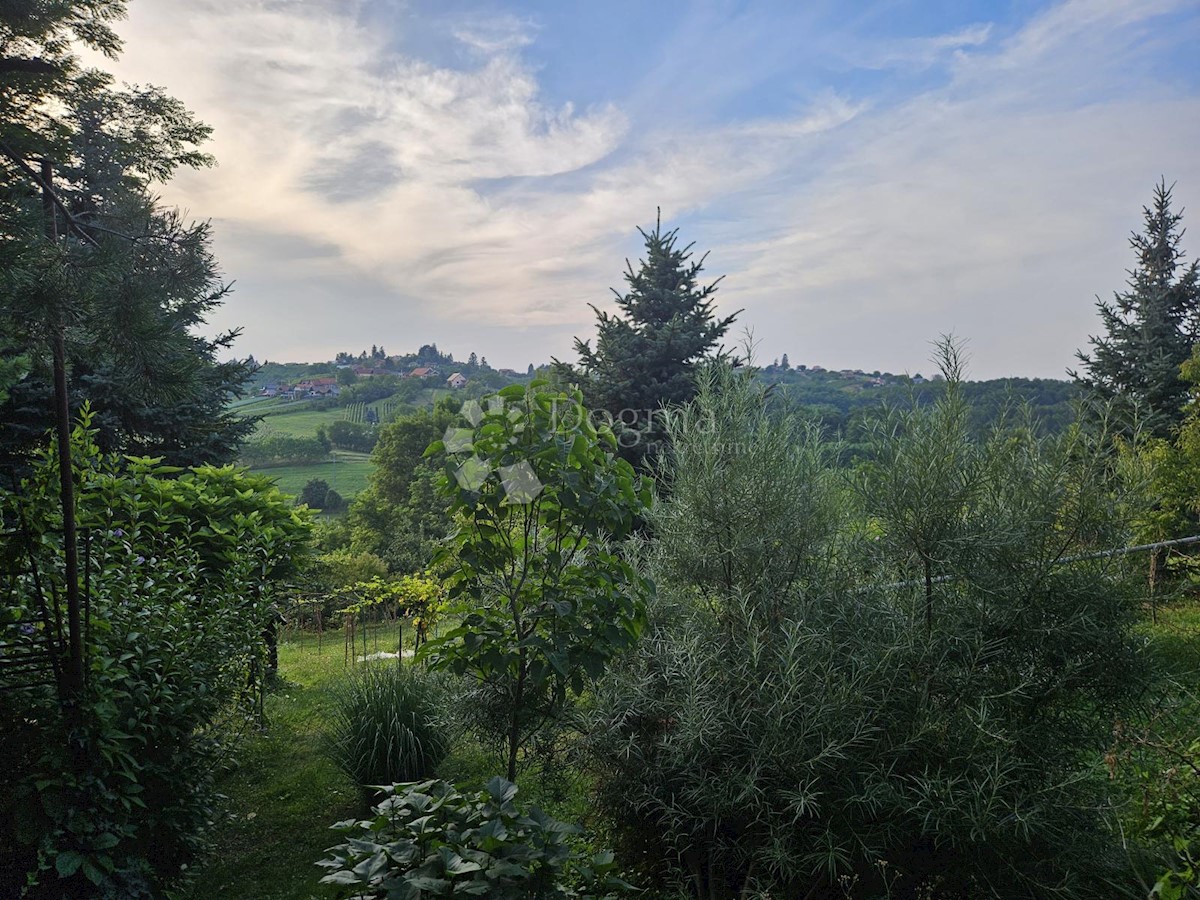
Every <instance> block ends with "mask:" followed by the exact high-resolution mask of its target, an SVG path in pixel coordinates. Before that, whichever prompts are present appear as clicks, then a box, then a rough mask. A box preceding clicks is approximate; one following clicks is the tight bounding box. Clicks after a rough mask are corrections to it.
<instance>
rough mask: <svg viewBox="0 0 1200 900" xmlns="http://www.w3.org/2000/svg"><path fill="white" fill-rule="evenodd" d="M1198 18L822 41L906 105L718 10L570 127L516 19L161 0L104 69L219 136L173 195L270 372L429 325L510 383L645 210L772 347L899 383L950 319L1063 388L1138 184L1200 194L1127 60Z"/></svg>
mask: <svg viewBox="0 0 1200 900" xmlns="http://www.w3.org/2000/svg"><path fill="white" fill-rule="evenodd" d="M1185 8H1186V7H1185V5H1184V4H1182V3H1174V4H1172V3H1167V2H1164V0H1151V2H1134V0H1128V2H1119V0H1087V2H1085V0H1071V2H1066V3H1063V4H1061V5H1058V6H1054V7H1051V8H1049V9H1048V10H1046V11H1044V12H1043V13H1041V14H1039V15H1037V16H1035V17H1033V18H1031V19H1029V20H1027V21H1025V22H1021V23H1016V24H1015V25H1013V24H1012V23H1009V24H1008V25H1007V26H1006V27H1005V28H1004V29H999V28H998V27H997V26H996V25H995V24H993V23H986V22H984V23H977V24H973V25H969V26H966V27H961V28H957V29H950V30H947V31H946V32H944V33H940V34H939V33H935V34H932V35H931V36H928V37H920V38H901V39H894V40H891V41H888V42H884V43H880V42H879V40H878V39H877V38H876V39H872V40H871V41H867V40H865V39H863V40H854V39H853V35H850V36H846V35H844V34H842V33H841V32H837V33H834V34H832V35H831V34H816V35H815V36H814V37H813V38H812V40H813V42H814V46H818V45H820V46H822V47H824V46H827V45H828V44H829V43H830V42H834V43H838V42H840V43H839V46H843V45H844V48H845V49H846V53H845V54H844V56H845V58H849V59H852V60H854V63H853V65H854V67H856V68H857V69H859V70H863V71H880V70H887V69H909V70H920V71H923V72H924V71H925V70H928V72H927V73H926V74H925V76H923V78H922V79H921V80H920V81H919V82H918V83H914V84H913V85H911V86H908V87H906V88H905V92H904V93H901V94H897V88H895V87H894V86H890V85H889V86H887V88H886V89H878V88H874V87H872V86H871V84H870V83H864V84H866V86H865V87H864V86H863V85H862V84H859V83H857V82H855V81H854V80H853V79H850V80H848V81H847V80H845V76H846V72H845V71H844V66H843V67H841V68H839V69H838V71H836V72H835V71H829V72H822V71H815V70H813V69H812V68H807V69H806V68H803V66H801V63H800V62H797V60H801V61H803V59H804V52H805V48H804V47H803V46H798V47H794V46H792V44H793V43H795V41H796V40H797V38H795V37H794V36H793V35H792V33H791V32H788V33H787V34H782V35H781V29H780V28H779V24H778V22H775V21H774V19H773V17H772V16H771V15H758V16H752V15H746V16H741V17H739V18H737V20H736V21H733V20H730V21H729V23H728V27H721V23H720V20H719V16H718V15H717V14H716V13H714V12H712V11H711V10H710V11H709V12H708V13H707V14H706V15H705V17H703V27H702V28H701V27H700V26H697V25H696V24H695V23H694V22H693V23H691V24H690V25H681V26H680V31H679V32H678V33H677V34H675V36H674V37H671V38H669V39H664V40H663V42H662V43H661V45H660V50H661V54H662V56H661V57H659V56H653V57H652V58H648V59H647V61H646V62H645V63H644V69H643V70H642V71H643V75H642V77H641V79H640V82H639V84H638V85H637V86H636V88H635V89H634V91H633V92H632V94H631V95H630V96H628V97H621V96H613V97H612V98H611V100H609V101H608V102H602V103H600V104H598V105H595V106H589V107H587V108H583V109H577V108H576V107H575V106H573V105H572V104H570V103H569V102H557V103H552V102H550V101H549V100H548V99H547V97H548V96H549V93H548V92H547V90H546V89H545V87H546V80H547V79H549V78H552V73H551V72H549V71H548V70H546V69H543V68H541V67H540V66H539V65H536V64H535V63H534V62H533V61H531V58H530V54H531V53H532V51H533V50H535V49H536V48H537V40H538V39H539V37H540V36H541V35H542V34H543V32H542V30H541V28H540V27H539V26H538V25H537V23H535V22H533V21H531V20H530V19H528V18H527V17H521V16H519V15H517V14H515V13H501V14H482V13H481V14H479V15H476V16H472V17H471V18H470V19H469V20H468V19H466V18H463V17H461V16H460V17H458V18H457V19H453V20H452V19H450V18H443V19H434V20H430V21H427V22H422V23H421V24H422V25H423V27H425V28H427V29H429V28H432V29H435V30H436V29H440V33H442V35H443V36H444V37H445V38H446V39H447V40H448V41H449V42H450V44H451V45H454V46H458V47H460V48H461V49H462V52H461V53H458V54H457V55H456V53H455V52H447V53H445V54H442V56H441V57H437V58H435V56H436V55H435V54H433V53H429V54H425V55H418V53H417V52H416V51H415V50H414V49H412V48H414V47H419V46H421V45H422V43H423V41H425V40H426V39H428V37H429V36H428V34H426V33H422V34H416V33H406V32H405V29H406V28H412V27H414V26H413V22H414V21H415V20H414V19H413V18H412V17H411V16H410V17H408V18H404V17H392V18H390V19H389V18H387V17H386V16H384V15H383V13H382V12H381V8H380V7H379V6H378V4H372V3H369V2H365V0H363V2H354V3H333V2H316V3H314V2H305V3H295V2H288V3H282V2H266V0H262V2H255V0H229V2H221V3H215V2H185V0H158V2H155V3H148V2H147V3H139V4H133V5H132V6H131V12H132V15H133V18H132V19H131V21H130V23H129V25H128V27H127V28H124V29H122V31H123V33H124V34H125V36H126V39H127V40H126V56H125V59H124V61H123V62H122V64H121V69H120V74H122V75H123V76H124V77H126V78H128V79H130V80H139V81H152V82H154V83H161V84H165V85H166V86H167V87H168V89H169V90H170V91H171V92H172V93H174V94H176V95H177V96H180V97H181V98H182V99H183V100H184V101H185V102H186V103H187V104H188V105H189V106H190V107H191V108H193V109H195V110H197V111H198V113H199V114H200V116H201V118H203V119H205V120H206V121H209V122H210V123H212V124H213V125H214V126H215V128H216V136H215V141H214V146H213V147H212V149H213V151H214V152H215V154H216V155H217V157H218V159H219V160H220V168H219V169H218V170H217V171H216V172H215V173H214V172H203V173H194V174H192V173H187V174H185V175H183V176H181V177H180V178H178V179H177V180H176V182H174V183H173V184H172V185H170V186H169V187H168V188H167V189H166V196H167V197H168V199H171V200H173V201H176V202H181V203H183V204H184V205H186V206H187V207H188V208H190V209H192V210H194V211H196V212H197V213H200V214H204V215H212V216H213V217H214V218H215V219H216V220H217V221H216V223H215V224H216V233H217V240H218V245H217V249H218V251H219V253H220V254H221V256H222V259H223V261H224V262H225V267H226V269H227V270H228V271H229V273H230V275H231V276H232V277H235V278H237V279H239V281H240V283H241V285H242V291H240V292H239V294H237V295H235V297H234V299H233V300H232V301H231V303H230V304H229V306H228V307H227V308H226V309H225V310H224V311H223V312H222V313H221V316H222V317H223V318H222V319H220V320H218V321H217V322H216V323H214V324H216V325H218V326H221V327H228V325H230V324H235V323H238V322H244V323H245V324H246V326H247V329H246V338H245V339H244V343H245V349H244V352H251V351H252V352H254V353H255V354H256V355H257V356H259V357H260V358H261V357H263V356H265V355H270V356H272V357H279V356H288V355H299V354H301V353H302V352H303V353H309V354H312V353H314V352H315V353H316V355H317V356H328V355H331V354H332V352H333V351H334V350H336V349H342V348H343V347H355V346H358V345H359V344H362V343H364V342H365V343H367V344H369V343H372V342H374V343H378V342H379V340H380V339H382V340H384V341H385V343H387V344H388V345H389V346H394V347H399V346H400V345H403V344H406V343H410V342H411V343H414V346H415V342H413V341H410V339H409V338H410V335H411V334H413V333H416V331H417V330H421V335H422V337H421V339H422V341H424V340H430V339H433V340H437V341H439V343H440V344H441V345H442V346H443V347H451V348H453V347H455V346H459V345H460V342H461V344H462V346H463V347H464V352H465V349H468V348H474V349H479V350H482V351H483V352H485V353H486V354H487V355H488V356H489V357H490V358H491V359H492V360H493V362H494V363H496V364H502V363H503V364H514V365H515V364H520V365H521V367H522V368H523V366H524V361H528V360H544V359H546V358H547V357H548V356H550V355H551V354H555V355H560V356H562V355H567V354H569V346H570V341H569V339H570V336H571V334H572V333H573V332H574V333H580V334H584V333H585V332H587V331H589V330H590V319H591V312H590V310H589V308H588V306H587V302H589V301H590V302H600V303H603V302H604V300H605V297H606V296H607V288H608V287H609V286H610V285H616V284H619V282H620V271H621V269H622V267H623V266H622V261H623V259H624V257H625V256H626V255H628V254H631V253H636V252H637V250H638V242H637V240H636V233H635V232H634V229H633V226H634V225H636V224H639V223H640V224H643V225H645V224H651V223H652V221H653V216H654V211H655V208H656V207H659V206H661V207H662V209H663V215H664V222H665V223H668V224H671V225H673V224H676V223H681V224H682V225H683V236H684V237H685V238H686V239H687V240H695V241H696V242H697V245H698V247H700V248H702V249H703V248H712V250H713V253H712V256H711V257H710V267H711V268H712V269H713V273H714V275H715V274H721V273H724V274H726V275H727V276H728V277H727V279H726V281H725V283H724V286H723V287H722V291H721V295H722V296H723V297H724V298H726V299H725V300H724V302H725V303H726V304H727V305H728V307H729V308H731V309H732V308H738V307H746V313H745V314H744V317H743V318H744V319H745V321H746V322H747V324H755V325H757V326H758V329H759V333H760V335H762V336H764V338H765V340H764V347H763V349H764V352H766V353H768V354H770V355H778V354H779V353H781V352H785V351H786V352H788V353H789V354H790V356H791V358H792V360H793V361H794V362H800V361H804V360H810V361H813V362H821V363H823V364H833V365H836V366H837V367H841V366H842V365H856V366H862V367H866V368H871V369H874V368H877V367H884V368H892V369H893V370H903V369H906V368H907V369H910V370H914V369H917V368H921V367H923V365H924V357H925V355H926V342H927V340H928V339H929V338H931V337H934V336H936V335H937V334H938V333H940V332H942V331H947V330H951V329H954V330H957V331H959V332H960V333H963V334H964V335H965V336H968V337H970V338H971V339H972V346H973V348H974V351H975V366H976V373H977V374H980V375H991V374H1000V373H1009V374H1011V373H1024V374H1056V373H1061V370H1062V368H1063V367H1065V365H1067V364H1068V363H1069V361H1070V357H1071V353H1072V351H1073V350H1074V348H1075V347H1077V346H1080V345H1081V344H1082V342H1083V340H1084V338H1085V337H1086V333H1087V330H1088V329H1089V328H1092V329H1093V330H1094V324H1093V322H1092V318H1093V316H1092V309H1091V304H1090V302H1089V300H1088V298H1089V297H1091V296H1092V294H1094V293H1098V292H1106V291H1107V290H1108V289H1110V288H1113V287H1116V286H1118V285H1119V284H1120V282H1121V280H1122V278H1123V276H1122V274H1121V269H1122V267H1123V266H1124V265H1125V264H1126V262H1127V261H1126V260H1124V259H1122V258H1121V252H1122V251H1123V249H1124V237H1125V234H1126V232H1127V231H1128V229H1129V228H1130V227H1134V226H1136V224H1137V212H1138V209H1139V208H1140V205H1141V203H1142V202H1144V201H1145V200H1146V198H1147V197H1148V196H1149V190H1150V187H1151V185H1152V184H1153V181H1154V180H1155V179H1157V177H1158V176H1159V175H1160V174H1162V173H1165V174H1167V175H1168V177H1169V178H1178V179H1180V183H1181V189H1180V192H1179V193H1180V197H1181V199H1186V196H1187V185H1188V184H1196V183H1200V168H1198V165H1200V164H1198V162H1197V160H1196V158H1195V155H1194V154H1193V153H1191V152H1190V151H1191V148H1194V147H1195V146H1197V144H1198V142H1200V103H1198V101H1197V98H1196V96H1195V94H1194V91H1191V90H1189V89H1188V88H1187V87H1186V86H1179V87H1174V88H1167V89H1164V85H1163V84H1162V83H1161V82H1160V81H1159V80H1158V78H1157V77H1156V76H1155V75H1154V74H1153V73H1152V72H1150V71H1149V69H1148V67H1147V66H1148V64H1144V63H1145V61H1146V58H1147V56H1149V55H1153V54H1155V53H1156V51H1157V49H1158V47H1159V46H1161V44H1162V43H1163V42H1166V43H1168V44H1169V43H1170V42H1172V41H1175V42H1178V41H1182V40H1184V39H1185V38H1186V36H1187V34H1188V33H1190V32H1189V30H1188V29H1187V28H1183V29H1175V30H1173V31H1172V32H1171V33H1168V34H1163V33H1159V32H1156V30H1155V29H1156V25H1157V23H1158V17H1161V16H1163V15H1179V14H1180V10H1182V9H1185ZM1189 21H1190V20H1189ZM1194 30H1195V28H1194V24H1193V26H1192V28H1191V31H1194ZM998 34H1002V36H1000V37H998V36H997V35H998ZM702 38H703V39H705V40H706V41H708V42H709V43H711V47H706V53H708V54H710V55H707V56H705V57H704V58H703V60H701V63H702V64H697V57H696V56H695V49H696V47H697V46H700V45H699V44H698V43H697V42H699V41H701V39H702ZM756 42H761V44H762V46H763V50H762V53H761V54H758V57H759V58H757V59H753V57H755V52H754V51H755V48H756V46H757V44H756ZM726 48H728V49H729V51H730V52H729V53H725V52H724V50H725V49H726ZM639 52H640V50H639ZM814 56H820V54H814ZM638 59H639V54H638V53H631V62H630V64H631V65H633V64H635V62H638ZM721 62H724V63H725V64H726V65H728V66H729V67H731V68H733V69H735V70H736V71H725V70H723V69H722V66H721V64H720V63H721ZM743 63H744V65H743ZM739 66H741V67H740V68H738V67H739ZM797 66H800V68H797ZM602 74H603V73H597V74H596V77H602ZM839 79H840V80H839ZM693 83H694V87H695V90H694V91H691V90H690V88H691V86H692V84H693ZM906 84H907V83H906ZM685 88H687V89H685ZM780 90H784V91H786V92H787V97H788V102H786V103H778V102H775V103H768V104H764V103H762V102H760V101H761V100H762V99H763V98H764V97H766V95H767V94H770V96H771V98H775V97H777V95H778V92H779V91H780ZM693 95H694V96H693ZM689 102H690V103H694V104H697V105H696V106H692V107H689V106H688V105H687V104H688V103H689ZM729 103H734V104H735V106H736V110H735V112H734V113H732V114H730V113H729V112H728V111H727V112H725V113H723V114H722V115H720V116H717V114H716V113H715V112H714V111H715V110H718V109H722V108H724V107H723V106H722V105H723V104H729ZM699 113H704V114H703V115H701V114H699ZM247 295H249V296H247ZM243 297H245V302H243ZM296 298H303V299H302V301H300V300H297V299H296ZM301 302H302V305H303V308H304V311H305V314H304V316H303V317H296V316H294V315H291V314H289V312H288V311H289V310H291V309H293V308H294V307H295V305H296V304H297V303H301ZM226 320H227V321H226ZM385 327H386V328H390V329H392V330H391V331H384V330H381V329H383V328H385ZM468 341H474V342H476V343H474V344H470V343H467V342H468ZM322 342H323V343H322ZM321 346H323V347H324V349H323V350H314V349H313V348H314V347H321ZM260 348H261V349H260Z"/></svg>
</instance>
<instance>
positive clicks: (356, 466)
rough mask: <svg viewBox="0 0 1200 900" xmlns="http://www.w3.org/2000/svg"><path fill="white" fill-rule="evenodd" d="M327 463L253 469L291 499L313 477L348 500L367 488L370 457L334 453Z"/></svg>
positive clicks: (357, 454)
mask: <svg viewBox="0 0 1200 900" xmlns="http://www.w3.org/2000/svg"><path fill="white" fill-rule="evenodd" d="M333 456H334V459H333V461H331V462H322V463H314V464H313V465H311V466H272V467H271V468H266V469H255V471H256V472H260V473H262V474H263V475H270V476H271V477H272V478H274V479H275V480H276V482H277V483H278V484H279V489H280V490H281V491H283V492H284V493H286V494H291V495H292V496H293V497H294V496H296V495H298V494H299V493H300V491H302V490H303V489H304V485H305V484H307V483H308V482H309V481H310V480H311V479H313V478H323V479H325V481H327V482H328V483H329V486H330V487H331V488H333V489H334V490H335V491H337V492H338V493H339V494H341V495H342V497H344V498H345V499H347V500H349V499H350V498H351V497H353V496H354V495H355V494H357V493H358V492H359V491H361V490H362V489H363V488H365V487H366V486H367V475H369V474H370V472H371V458H370V457H369V456H368V455H367V454H365V453H350V452H349V451H345V450H335V451H334V452H333Z"/></svg>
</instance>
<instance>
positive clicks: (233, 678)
mask: <svg viewBox="0 0 1200 900" xmlns="http://www.w3.org/2000/svg"><path fill="white" fill-rule="evenodd" d="M89 424H90V423H89V422H88V420H87V419H86V418H85V420H84V423H83V425H82V426H81V427H80V428H79V429H77V431H76V433H75V461H76V479H77V481H78V484H79V488H80V492H79V498H80V500H79V516H80V523H81V527H82V528H83V529H85V532H86V533H87V534H88V535H89V540H88V542H87V546H88V548H89V553H88V557H87V561H88V566H87V584H88V586H89V587H90V598H89V601H90V602H89V628H88V631H87V633H86V638H87V640H86V645H85V649H86V661H87V679H86V682H85V688H84V693H83V696H82V697H81V698H80V702H79V706H78V714H74V713H73V711H72V710H73V707H71V706H70V705H68V704H65V703H64V702H63V698H62V696H61V695H60V694H59V693H58V692H56V691H55V690H54V689H53V688H54V681H55V679H54V678H53V677H51V678H50V681H49V683H48V684H46V683H42V684H36V683H35V684H28V683H27V682H18V683H19V684H23V685H25V686H22V687H12V686H11V682H7V681H5V682H0V683H2V684H4V685H5V689H4V690H3V691H0V703H3V706H4V713H5V715H4V720H5V722H6V728H5V729H4V730H3V732H2V733H0V756H2V757H3V764H4V768H5V771H6V773H7V774H6V784H7V790H6V791H5V792H4V796H3V801H2V802H0V829H2V831H3V835H4V841H3V844H4V845H5V846H7V847H11V848H13V849H12V850H10V851H8V852H9V853H10V855H9V857H8V859H7V860H6V865H5V866H3V867H0V868H3V870H4V872H5V876H6V877H10V878H11V877H16V878H18V879H21V880H24V878H25V874H26V873H29V876H30V877H31V878H32V879H33V880H34V881H35V882H36V883H37V884H38V886H37V887H36V888H35V889H34V891H33V895H34V896H47V897H56V898H57V897H62V896H68V897H81V898H82V897H97V896H114V897H123V898H125V897H141V896H147V897H148V896H161V893H162V890H163V887H164V886H165V885H169V884H170V883H171V882H172V881H173V880H176V879H178V877H179V875H180V871H181V866H184V865H185V864H187V863H189V862H190V861H192V859H193V858H194V855H195V852H196V850H197V849H198V847H199V843H198V841H199V839H200V837H201V835H202V832H203V830H204V828H205V827H206V825H207V823H208V822H209V821H210V820H211V817H212V815H213V801H214V796H213V793H212V776H213V774H214V773H213V765H214V762H215V760H216V759H217V758H218V755H219V751H220V749H221V737H220V730H219V728H218V727H217V726H218V725H219V724H220V722H221V721H222V720H223V719H225V718H227V717H228V716H230V715H239V714H249V713H250V712H251V711H252V709H253V706H252V705H250V704H252V702H253V701H254V699H255V697H256V696H257V693H258V691H259V690H260V689H261V686H262V682H263V677H264V673H265V671H266V669H267V666H268V665H269V646H268V643H267V642H266V641H265V640H264V634H265V633H266V631H267V630H268V628H269V625H270V623H271V620H272V615H273V614H272V612H271V605H272V599H273V598H272V590H273V585H274V584H275V583H276V582H277V581H278V580H279V579H281V578H286V577H289V576H291V575H293V574H295V572H296V569H297V566H298V564H299V562H300V560H301V558H302V553H303V547H304V542H305V539H306V535H307V531H308V523H307V519H306V517H305V516H304V515H303V514H302V513H300V512H298V511H296V510H295V509H293V508H292V506H291V504H290V503H288V502H287V500H286V498H284V497H282V496H281V495H280V494H279V493H278V492H277V491H276V490H275V489H274V488H273V486H272V485H271V484H270V482H269V480H267V479H264V478H262V477H259V476H251V475H249V474H247V473H245V472H244V471H241V470H237V469H234V468H232V467H225V468H214V467H200V468H195V469H191V470H188V471H186V472H182V473H181V472H178V470H172V469H170V468H164V467H161V466H159V465H157V464H156V463H155V462H154V461H152V460H133V461H132V462H130V463H129V464H128V468H126V467H125V466H122V465H121V464H120V462H119V461H118V460H117V459H115V458H112V457H108V456H104V455H102V454H101V452H100V451H99V449H98V448H97V446H96V444H95V438H94V433H93V432H92V431H91V430H90V428H89V427H88V426H89ZM53 463H54V454H53V453H49V452H47V453H46V454H44V455H43V457H42V458H41V459H40V460H39V461H38V462H37V464H36V466H35V468H34V470H33V472H32V474H31V476H30V477H29V478H28V479H27V480H26V481H25V482H24V483H23V484H22V486H21V489H20V491H19V492H17V493H6V492H0V512H2V514H3V521H4V522H5V523H6V526H7V528H8V536H7V537H8V538H9V539H8V540H6V541H5V543H4V551H5V564H6V565H5V572H6V581H5V585H4V586H5V594H4V597H5V599H4V608H3V616H2V619H0V645H2V649H3V650H4V651H5V652H6V653H15V652H21V651H25V652H28V651H30V650H31V649H32V648H33V647H34V643H33V642H45V643H48V644H49V648H48V649H49V651H50V652H49V655H48V656H47V657H46V658H45V659H46V668H45V669H44V670H43V672H44V674H46V675H51V676H53V675H57V673H58V664H57V663H56V660H58V659H60V658H61V657H60V652H61V651H60V650H59V649H58V648H61V647H62V646H63V641H64V635H63V633H62V619H61V616H62V611H61V608H60V604H61V597H62V595H63V593H64V591H63V584H62V581H63V577H64V570H63V547H62V537H61V532H60V531H59V528H60V527H61V517H60V516H58V515H57V514H56V512H55V509H56V507H55V504H54V502H53V498H55V496H56V489H57V484H56V471H55V466H54V464H53ZM239 710H242V713H239ZM12 886H13V885H12V883H11V882H9V883H8V884H6V885H5V886H4V889H5V890H9V889H11V888H12Z"/></svg>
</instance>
